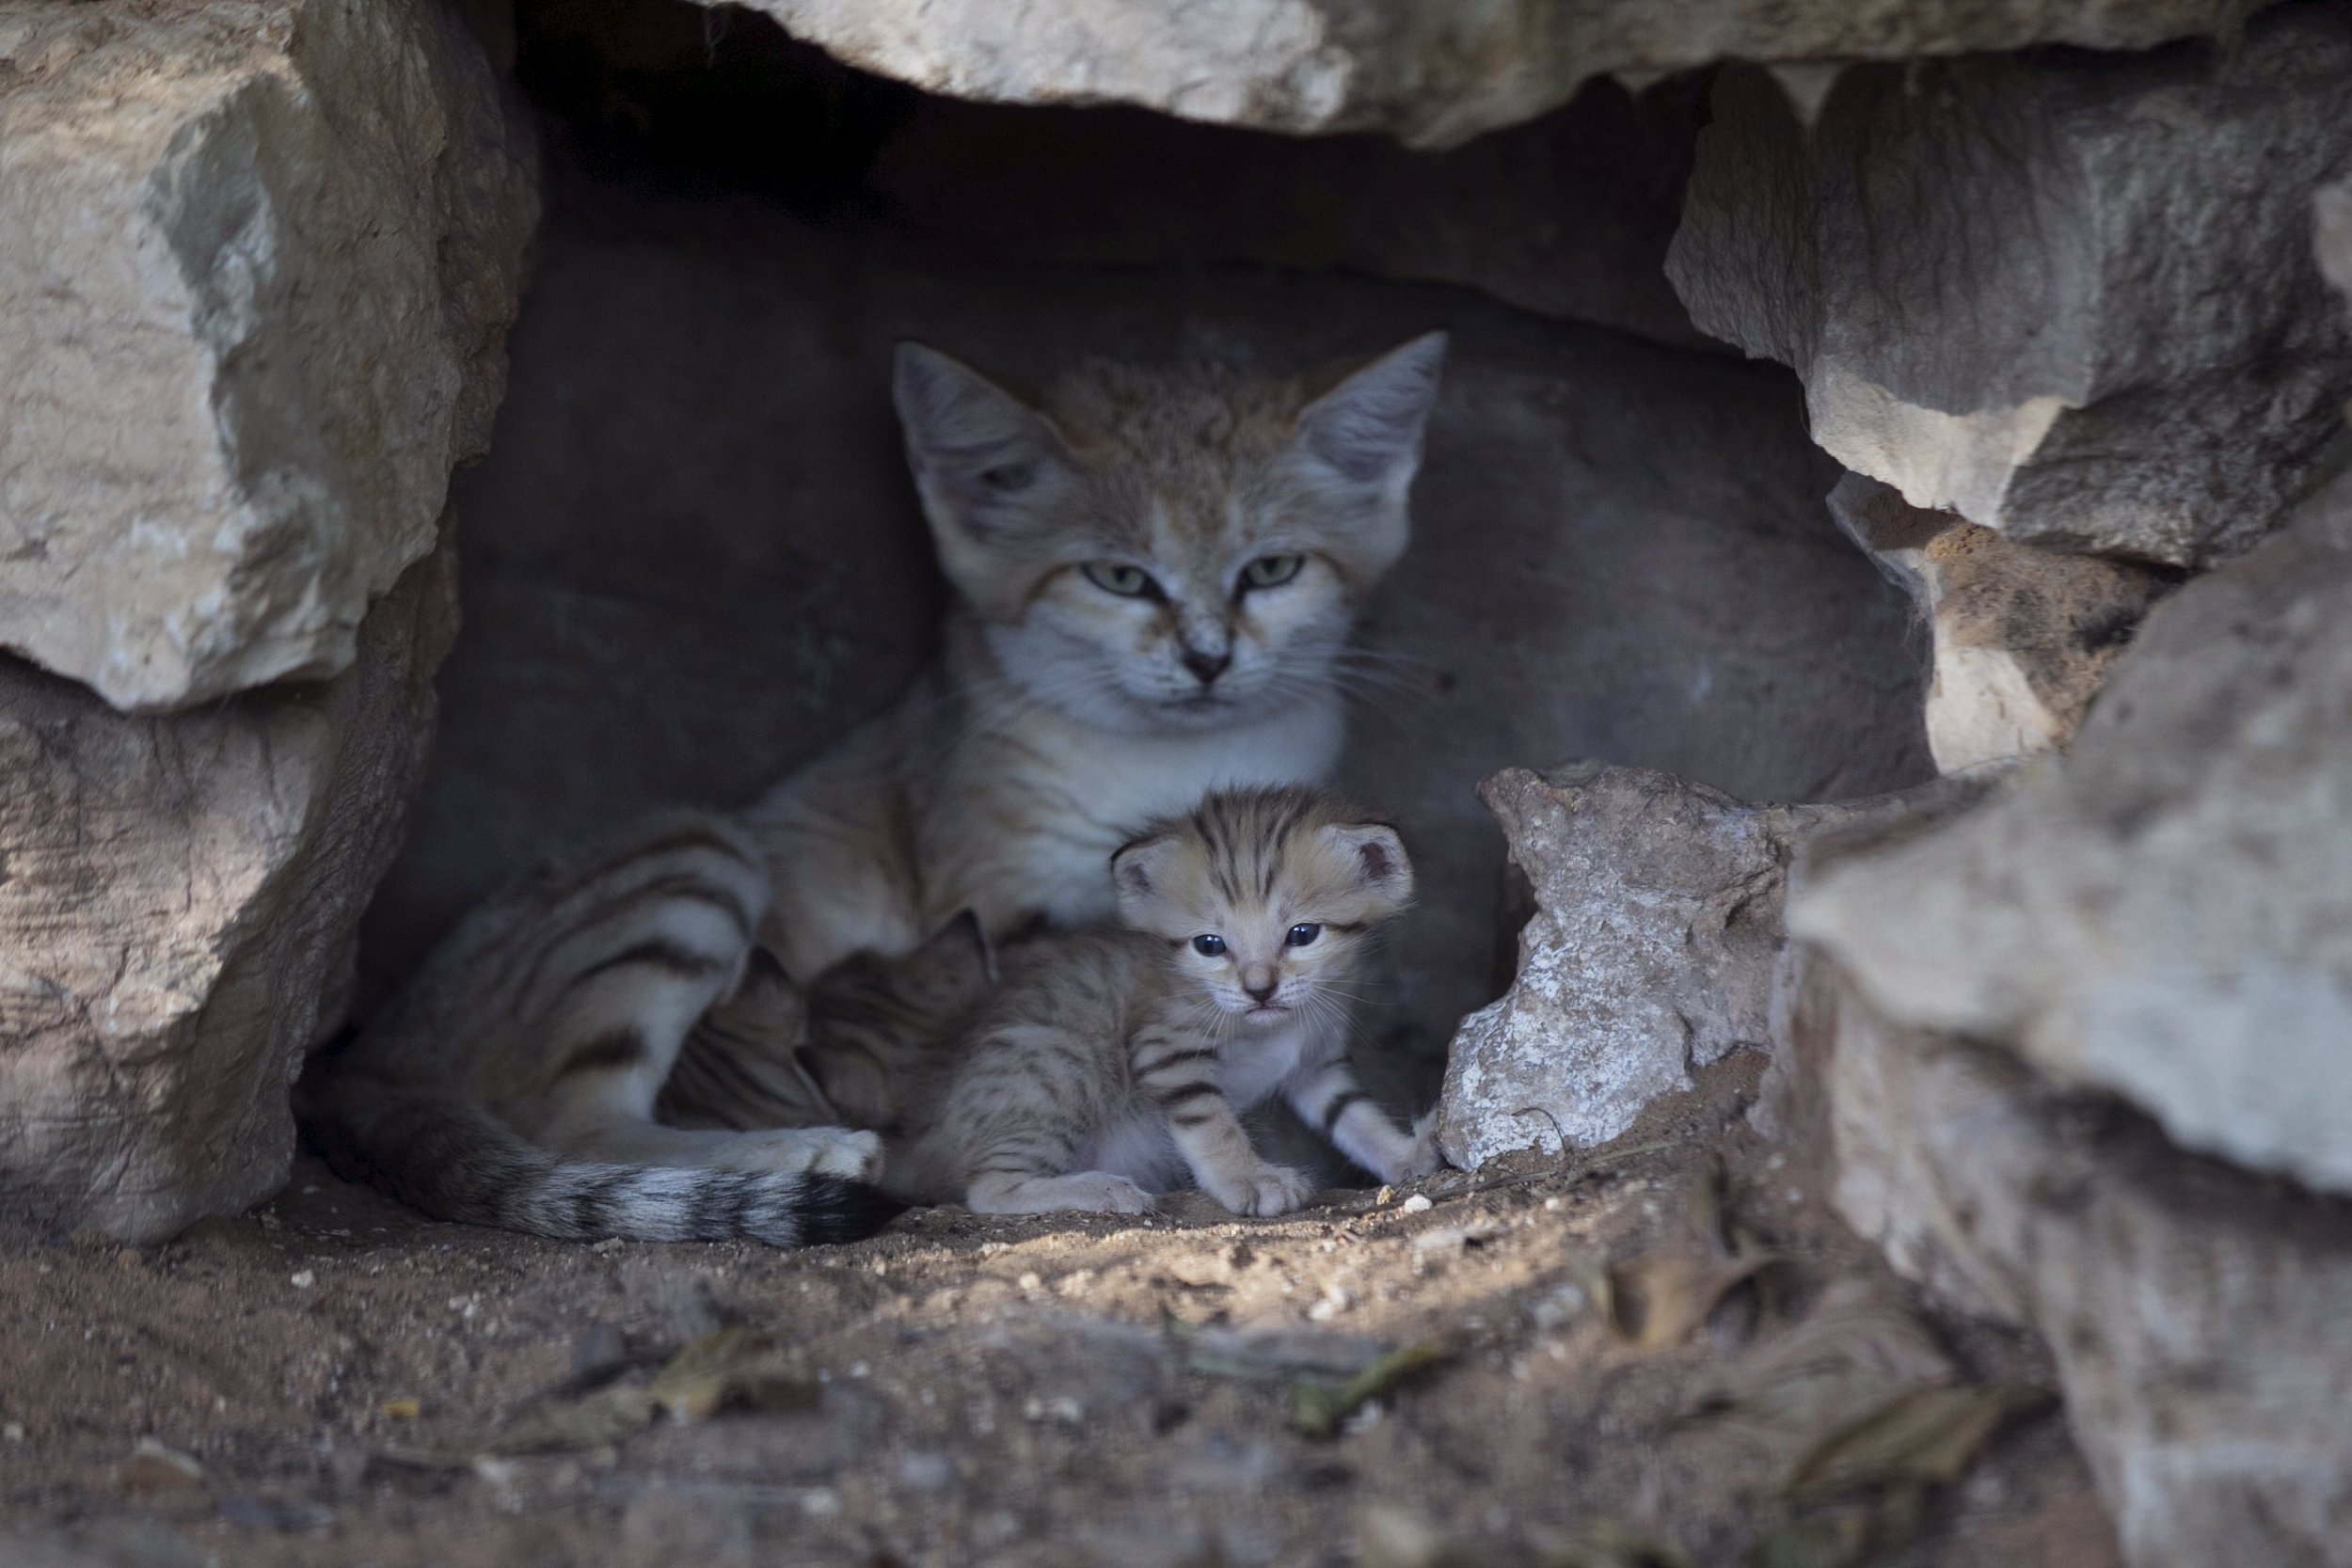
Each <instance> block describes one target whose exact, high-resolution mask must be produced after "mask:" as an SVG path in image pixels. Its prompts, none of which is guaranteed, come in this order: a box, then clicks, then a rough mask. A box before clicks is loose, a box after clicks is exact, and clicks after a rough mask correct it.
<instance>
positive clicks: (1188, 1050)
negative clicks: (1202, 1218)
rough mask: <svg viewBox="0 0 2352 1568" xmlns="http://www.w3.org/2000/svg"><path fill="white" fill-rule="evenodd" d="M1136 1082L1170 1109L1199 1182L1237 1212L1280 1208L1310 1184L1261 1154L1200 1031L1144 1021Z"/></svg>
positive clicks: (1295, 1201) (1173, 1128)
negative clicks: (1235, 1110)
mask: <svg viewBox="0 0 2352 1568" xmlns="http://www.w3.org/2000/svg"><path fill="white" fill-rule="evenodd" d="M1135 1071H1136V1085H1137V1086H1138V1087H1140V1088H1141V1089H1142V1090H1143V1092H1144V1093H1145V1094H1146V1095H1148V1096H1150V1097H1151V1100H1152V1103H1153V1104H1155V1105H1157V1106H1158V1107H1159V1108H1160V1110H1161V1112H1162V1114H1164V1115H1165V1116H1166V1117H1168V1131H1169V1132H1170V1133H1172V1134H1173V1135H1174V1137H1175V1139H1176V1149H1177V1152H1178V1153H1180V1154H1182V1155H1183V1156H1184V1164H1186V1165H1188V1166H1190V1167H1191V1169H1192V1174H1193V1179H1194V1180H1197V1181H1199V1182H1200V1186H1201V1190H1202V1191H1204V1192H1206V1193H1207V1194H1208V1195H1209V1196H1211V1197H1214V1198H1216V1200H1217V1201H1218V1202H1219V1203H1222V1204H1223V1205H1225V1207H1226V1208H1228V1209H1230V1210H1232V1212H1234V1213H1236V1214H1282V1213H1288V1212H1290V1211H1291V1210H1293V1209H1295V1208H1297V1207H1298V1205H1299V1204H1300V1203H1301V1202H1302V1201H1304V1200H1305V1198H1306V1196H1307V1194H1308V1193H1309V1192H1310V1191H1311V1187H1310V1186H1309V1185H1308V1181H1307V1179H1306V1178H1305V1177H1304V1176H1302V1175H1300V1174H1299V1173H1298V1172H1297V1171H1295V1170H1292V1169H1290V1168H1289V1167H1288V1166H1285V1165H1278V1164H1273V1163H1271V1162H1270V1161H1268V1160H1266V1159H1264V1158H1263V1157H1262V1156H1261V1155H1260V1154H1259V1153H1258V1151H1257V1149H1256V1148H1253V1147H1252V1146H1251V1144H1250V1142H1249V1134H1248V1132H1244V1131H1243V1130H1242V1125H1241V1120H1240V1118H1239V1117H1235V1116H1234V1115H1233V1107H1232V1105H1231V1104H1229V1103H1227V1101H1226V1099H1225V1095H1224V1092H1223V1091H1222V1090H1220V1089H1219V1088H1218V1087H1217V1086H1216V1048H1215V1047H1214V1046H1210V1045H1206V1044H1203V1043H1202V1042H1201V1040H1200V1037H1199V1036H1198V1035H1197V1034H1193V1033H1190V1032H1188V1031H1183V1030H1175V1029H1165V1028H1162V1027H1161V1026H1159V1025H1157V1024H1150V1025H1146V1026H1145V1027H1144V1028H1143V1029H1141V1030H1139V1031H1138V1032H1137V1033H1136V1042H1135Z"/></svg>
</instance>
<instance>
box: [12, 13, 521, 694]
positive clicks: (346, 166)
mask: <svg viewBox="0 0 2352 1568" xmlns="http://www.w3.org/2000/svg"><path fill="white" fill-rule="evenodd" d="M533 180H534V175H533V170H532V161H531V159H530V157H529V155H528V150H527V148H526V147H525V146H524V145H523V144H522V141H521V139H520V135H519V132H517V131H516V129H515V128H514V127H513V126H511V125H510V123H509V121H508V119H506V117H505V116H504V114H503V113H502V112H501V103H500V91H499V87H498V84H497V82H496V80H495V79H494V77H493V76H492V74H491V71H490V67H489V64H488V62H487V61H486V60H485V58H484V56H483V54H482V51H481V48H480V46H479V45H477V44H476V43H475V42H474V41H473V39H472V38H471V37H470V36H469V34H468V33H467V32H466V30H465V28H464V27H463V26H462V25H461V24H460V23H459V22H458V20H457V19H456V17H455V15H454V13H453V12H451V11H448V10H445V9H444V8H443V7H442V5H441V4H440V0H202V3H200V4H192V5H183V6H170V7H165V8H155V7H151V6H147V5H144V4H139V3H137V0H19V3H18V4H14V5H11V6H8V7H7V8H5V9H0V645H6V646H8V647H9V648H13V649H15V650H17V651H19V652H21V653H23V654H24V656H26V657H29V658H31V659H32V660H33V661H34V662H36V663H38V664H40V665H41V666H42V667H44V668H46V669H49V670H52V671H55V672H56V673H61V674H65V675H69V676H71V677H72V678H73V679H75V680H78V681H82V682H85V683H86V684H87V685H89V686H92V687H94V688H95V689H97V690H98V691H99V692H100V693H101V694H102V695H103V696H104V697H105V698H106V699H107V700H108V701H109V702H111V703H113V704H115V705H117V706H119V707H122V708H126V709H132V710H138V711H155V710H164V709H169V708H174V707H180V706H184V705H189V704H193V703H199V702H203V701H208V700H210V699H213V698H215V697H218V696H220V695H222V694H224V693H227V692H231V691H237V690H241V689H246V688H248V687H252V686H256V685H260V684H262V683H265V682H268V681H271V680H276V679H279V678H283V677H289V676H293V677H311V676H323V675H327V674H331V673H334V672H336V671H338V670H341V669H342V668H343V667H344V666H346V665H348V664H349V663H350V662H351V661H352V658H353V657H354V647H355V641H354V639H355V633H356V628H357V627H358V625H359V622H360V620H361V617H362V616H363V615H364V614H365V613H366V610H367V608H368V605H369V604H370V602H371V601H372V600H373V599H375V598H377V597H379V596H381V595H382V594H384V593H385V592H386V591H387V590H389V588H390V587H391V585H392V583H393V581H394V579H396V578H398V577H399V576H400V575H401V573H402V572H403V571H404V570H405V569H406V568H407V567H408V566H409V565H410V564H412V563H413V562H417V561H418V560H420V559H421V558H422V557H423V556H424V555H425V554H426V553H427V552H428V551H430V550H431V549H432V548H433V546H434V540H435V537H436V528H437V520H438V518H439V517H440V515H441V511H442V507H443V504H444V501H445V499H446V493H447V488H448V483H449V475H450V469H451V467H452V466H453V464H454V463H455V462H456V461H457V460H459V459H460V458H463V457H466V456H469V455H470V454H472V453H475V452H478V451H481V450H482V449H483V448H484V447H485V445H486V444H487V441H488V438H489V424H490V418H491V415H492V412H493V411H494V409H495V408H496V406H497V404H498V399H499V395H500V391H501V382H502V378H503V372H504V361H503V355H502V348H501V339H502V335H503V333H504V330H505V327H506V325H507V323H508V321H509V320H510V319H511V318H512V316H513V314H514V311H515V308H516V291H517V287H518V284H519V277H520V264H521V256H522V251H523V247H524V245H525V243H526V241H527V239H528V236H529V235H530V232H531V230H532V225H533V224H534V223H535V221H536V218H537V212H536V201H535V197H534V194H533Z"/></svg>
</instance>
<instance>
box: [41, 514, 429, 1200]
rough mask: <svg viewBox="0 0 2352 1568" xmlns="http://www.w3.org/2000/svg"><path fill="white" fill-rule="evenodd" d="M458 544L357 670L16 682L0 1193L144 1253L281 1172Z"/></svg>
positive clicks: (414, 721) (273, 1181)
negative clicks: (149, 707)
mask: <svg viewBox="0 0 2352 1568" xmlns="http://www.w3.org/2000/svg"><path fill="white" fill-rule="evenodd" d="M454 592H455V584H454V582H453V562H452V557H451V554H450V552H449V551H448V550H446V549H444V550H441V551H438V552H437V553H435V554H434V555H432V556H429V557H427V558H426V560H424V561H423V562H420V563H418V564H417V565H415V566H413V567H411V568H410V569H409V570H408V572H407V573H406V574H405V576H404V577H403V578H402V579H401V581H400V582H399V584H398V585H397V586H396V587H395V588H394V589H393V591H392V592H391V594H389V595H387V596H386V597H385V599H384V600H383V602H382V603H380V604H379V605H377V606H376V608H375V610H373V612H372V613H371V614H370V615H369V616H368V618H367V620H366V621H365V622H364V623H363V624H362V626H361V627H360V630H359V638H358V657H357V659H356V661H355V662H354V663H353V665H352V667H351V668H350V669H349V670H346V671H345V672H344V673H342V675H340V676H338V677H336V678H335V679H334V680H333V681H331V682H328V683H325V684H322V685H307V686H299V685H281V686H278V687H274V688H271V689H267V690H263V691H256V692H248V693H246V694H243V695H240V696H236V697H230V698H227V699H224V700H223V701H221V702H219V703H217V704H215V705H212V706H210V707H208V708H205V709H203V710H202V711H199V712H196V713H187V714H178V715H171V716H159V717H134V716H127V715H123V714H119V713H116V712H114V711H113V710H111V709H109V708H108V707H107V706H106V705H104V704H103V703H101V702H100V701H99V700H98V699H97V698H96V697H94V696H92V695H91V694H90V693H89V692H88V691H87V690H85V689H81V688H79V687H75V686H72V685H71V684H69V683H67V682H65V681H62V680H60V679H58V678H56V676H53V675H47V674H43V673H40V672H38V671H34V670H32V669H29V668H27V667H25V666H24V665H22V664H17V663H13V662H11V663H9V664H8V665H7V666H6V667H5V668H0V864H4V865H5V868H6V873H7V874H6V875H5V876H4V877H0V1203H6V1204H8V1205H21V1206H24V1207H28V1208H31V1209H33V1210H35V1211H37V1212H40V1213H42V1214H44V1215H46V1216H48V1217H49V1218H51V1219H54V1220H56V1221H58V1222H60V1223H63V1224H68V1225H72V1226H77V1227H91V1228H95V1229H98V1230H103V1231H104V1232H106V1233H108V1234H110V1235H114V1236H117V1237H119V1238H121V1239H123V1240H126V1241H131V1242H142V1243H143V1242H151V1241H157V1240H161V1239H163V1238H166V1237H168V1236H170V1235H172V1234H173V1233H174V1232H176V1231H178V1230H179V1229H181V1228H182V1227H184V1226H185V1225H187V1224H188V1223H189V1222H191V1221H192V1220H195V1219H197V1218H198V1217H199V1216H201V1215H205V1214H217V1213H232V1212H238V1211H240V1210H242V1209H244V1208H246V1206H247V1205H249V1204H251V1203H253V1202H255V1201H257V1200H258V1199H260V1198H262V1197H264V1196H267V1195H268V1194H269V1193H270V1192H271V1191H273V1190H274V1189H275V1188H276V1187H277V1186H278V1183H279V1182H281V1181H282V1180H284V1179H285V1174H286V1169H287V1165H288V1163H289V1162H290V1160H291V1159H292V1157H293V1154H294V1118H293V1117H292V1115H291V1114H290V1113H289V1111H288V1109H287V1085H289V1084H290V1083H291V1082H292V1081H293V1077H294V1072H295V1070H296V1069H297V1068H298V1066H299V1064H300V1062H301V1058H302V1055H303V1053H304V1052H305V1051H306V1050H308V1049H309V1048H310V1046H311V1045H313V1044H314V1043H316V1042H317V1039H318V1037H319V1036H320V1034H321V1033H322V1032H323V1031H324V1030H326V1029H329V1028H332V1027H333V1026H334V1025H335V1023H336V1022H339V1021H340V1019H341V1017H342V1007H343V1004H344V1001H345V1000H346V999H347V997H348V995H349V992H350V986H351V977H352V964H353V954H354V946H355V938H356V933H357V931H358V922H359V914H360V911H361V910H362V909H363V908H364V907H365V905H366V903H367V900H368V896H369V895H370V894H371V892H373V889H374V886H375V883H376V880H377V879H378V878H379V877H381V876H382V875H383V871H384V868H385V867H386V866H387V865H388V864H389V863H390V862H391V858H392V854H393V852H394V850H395V849H396V848H397V847H398V846H399V843H400V837H401V832H402V829H403V827H404V825H405V813H406V808H407V805H408V802H409V800H411V799H412V797H413V796H414V794H415V791H416V789H417V787H418V784H419V783H420V781H421V774H422V771H423V767H424V757H425V752H426V750H427V747H428V744H429V740H430V736H431V734H432V723H433V711H434V696H433V685H432V678H433V671H434V667H435V666H436V665H437V664H438V663H439V661H440V658H441V656H442V654H443V653H444V652H445V651H446V650H447V648H448V645H449V643H450V641H451V640H452V638H453V636H454V634H455V631H456V625H455V620H454V607H455V598H454Z"/></svg>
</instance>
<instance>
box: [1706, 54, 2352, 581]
mask: <svg viewBox="0 0 2352 1568" xmlns="http://www.w3.org/2000/svg"><path fill="white" fill-rule="evenodd" d="M2347 96H2352V13H2347V12H2346V11H2344V10H2343V9H2341V8H2328V7H2296V8H2286V9H2281V10H2275V11H2270V12H2267V13H2265V14H2264V15H2262V16H2259V17H2257V18H2255V19H2254V21H2253V23H2252V24H2250V25H2249V27H2248V29H2247V33H2246V37H2245V39H2244V41H2243V43H2242V45H2241V46H2240V47H2238V48H2237V49H2235V50H2230V49H2224V48H2217V47H2209V46H2206V45H2203V44H2181V45H2177V46H2174V47H2171V48H2168V49H2163V50H2159V51H2156V52H2154V53H2152V54H2148V55H2137V56H2128V55H2081V54H2073V53H2066V52H2061V51H2049V52H2044V53H2040V54H2033V55H2022V56H2015V57H1988V58H1975V59H1963V60H1952V61H1942V62H1929V63H1926V64H1922V65H1918V66H1915V67H1914V68H1911V69H1909V70H1897V69H1894V68H1891V67H1866V68H1859V69H1856V70H1852V71H1848V72H1846V73H1845V75H1844V76H1843V77H1842V78H1840V79H1839V81H1838V82H1837V84H1836V88H1835V90H1834V91H1832V92H1831V93H1830V94H1829V96H1828V99H1827V101H1826V103H1824V104H1823V105H1822V107H1821V109H1820V118H1819V119H1818V121H1817V122H1816V123H1815V124H1813V125H1812V126H1811V128H1810V129H1809V130H1807V129H1806V128H1804V127H1803V126H1801V125H1800V123H1799V120H1798V119H1797V117H1796V114H1795V113H1794V111H1793V110H1792V109H1791V107H1790V105H1789V104H1788V102H1787V100H1786V97H1785V95H1784V94H1783V93H1782V91H1781V89H1780V88H1779V87H1776V86H1775V85H1774V84H1773V83H1772V82H1771V81H1770V80H1768V79H1766V78H1765V77H1764V76H1763V75H1762V74H1761V73H1759V72H1756V71H1726V72H1725V73H1724V76H1723V78H1722V80H1721V82H1720V83H1719V85H1718V87H1717V91H1716V102H1715V119H1714V123H1713V124H1712V125H1711V126H1710V127H1709V128H1708V130H1707V131H1706V132H1705V133H1704V134H1703V135H1702V136H1701V138H1700V143H1699V151H1698V159H1697V163H1696V166H1695V167H1694V169H1693V171H1692V179H1691V183H1690V187H1689V193H1688V196H1687V198H1686V201H1685V205H1684V215H1683V226H1682V230H1681V231H1680V233H1679V234H1677V237H1676V240H1675V244H1674V247H1673V251H1672V253H1671V256H1670V260H1669V262H1668V271H1669V274H1670V276H1671V277H1673V279H1674V282H1675V285H1676V287H1677V290H1678V291H1679V292H1680V293H1681V295H1682V299H1683V303H1684V304H1685V305H1687V306H1688V307H1689V308H1690V309H1691V314H1692V320H1693V321H1694V322H1695V323H1696V324H1697V325H1699V326H1700V327H1701V329H1703V330H1705V331H1708V332H1711V333H1713V334H1715V335H1716V336H1718V337H1721V338H1724V339H1726V340H1728V341H1732V342H1735V343H1738V344H1739V345H1740V346H1741V347H1742V348H1744V349H1746V350H1747V351H1748V352H1749V353H1751V354H1756V355H1761V356H1770V357H1772V358H1774V359H1779V360H1781V361H1783V362H1785V363H1787V364H1789V365H1792V366H1794V367H1795V368H1796V370H1797V372H1798V373H1799V375H1800V376H1802V377H1803V378H1804V384H1805V397H1806V403H1807V404H1808V406H1809V408H1810V411H1811V415H1812V428H1813V434H1814V437H1815V439H1816V440H1818V441H1820V444H1821V445H1822V446H1823V447H1824V448H1825V449H1827V450H1828V451H1830V452H1831V453H1832V454H1833V455H1834V456H1836V458H1837V459H1838V460H1839V461H1840V462H1842V463H1844V464H1845V465H1846V466H1847V467H1850V468H1852V469H1854V470H1856V471H1857V472H1861V473H1865V474H1868V475H1870V476H1872V477H1873V478H1876V479H1879V480H1883V481H1884V482H1885V483H1889V484H1892V485H1894V486H1895V487H1896V488H1897V489H1899V490H1900V491H1901V492H1902V494H1903V496H1904V498H1905V499H1908V500H1909V501H1910V502H1911V503H1912V504H1913V505H1915V506H1919V507H1924V508H1928V509H1931V510H1935V509H1949V510H1952V511H1955V512H1958V513H1960V514H1961V515H1963V516H1965V517H1966V518H1968V519H1969V520H1970V521H1971V522H1975V523H1979V524H1981V525H1983V526H1985V527H1987V528H1993V529H1997V530H1998V531H2001V532H2002V533H2004V534H2006V535H2007V536H2009V537H2010V539H2012V540H2017V541H2021V542H2025V543H2029V544H2036V545H2042V546H2052V547H2056V548H2062V549H2075V550H2090V551H2097V552H2103V553H2110V554H2117V555H2123V556H2130V557H2137V558H2139V559H2142V560H2146V561H2151V562H2165V563H2169V564H2173V565H2201V564H2207V563H2210V562H2214V561H2216V560H2218V559H2221V558H2224V557H2227V556H2229V555H2231V554H2233V553H2234V552H2236V551H2239V550H2242V549H2244V548H2245V547H2247V546H2249V545H2251V544H2252V543H2253V542H2254V541H2255V540H2257V539H2259V538H2260V537H2261V536H2262V535H2263V534H2264V533H2265V532H2267V531H2269V530H2270V529H2272V528H2273V527H2275V526H2276V525H2277V523H2278V522H2279V521H2280V518H2281V517H2283V515H2285V513H2286V511H2287V510H2288V508H2289V506H2290V504H2291V502H2292V501H2293V499H2295V498H2296V497H2297V496H2298V495H2300V494H2301V493H2302V492H2303V491H2304V490H2305V489H2306V488H2308V486H2309V485H2310V484H2311V483H2312V479H2313V476H2314V474H2316V473H2317V472H2320V471H2322V469H2323V467H2324V465H2325V464H2326V462H2327V461H2328V458H2329V456H2330V454H2331V450H2332V449H2333V448H2335V447H2336V446H2338V445H2340V444H2341V443H2342V442H2343V440H2344V434H2343V430H2342V422H2341V420H2339V418H2338V416H2337V405H2338V404H2339V402H2340V401H2341V399H2342V398H2343V397H2344V394H2345V392H2346V391H2347V390H2348V389H2352V332H2347V327H2346V322H2345V317H2344V311H2343V310H2342V309H2340V308H2339V307H2338V306H2337V304H2336V302H2335V301H2334V300H2333V299H2332V298H2331V297H2330V296H2329V294H2328V292H2327V289H2326V287H2325V285H2324V284H2323V282H2322V280H2321V277H2320V274H2319V270H2318V268H2317V267H2316V266H2315V265H2314V264H2313V262H2312V246H2311V243H2310V232H2311V199H2312V191H2313V188H2314V187H2315V186H2316V185H2318V184H2319V183H2320V182H2322V181H2323V180H2326V179H2328V178H2331V177H2334V176H2337V175H2340V174H2342V173H2343V172H2344V169H2345V168H2346V167H2347V166H2352V116H2347V115H2345V114H2344V112H2343V110H2344V103H2345V102H2346V99H2347Z"/></svg>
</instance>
